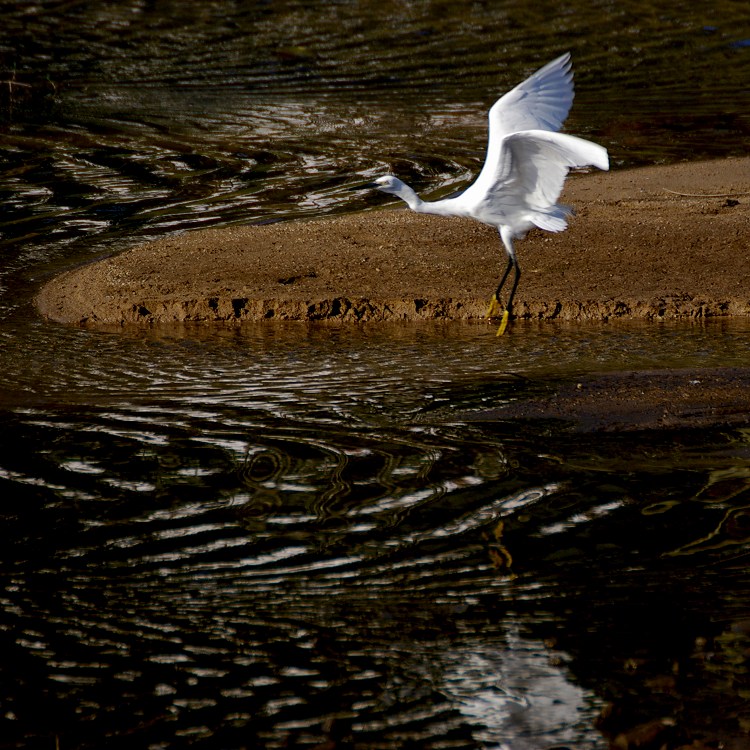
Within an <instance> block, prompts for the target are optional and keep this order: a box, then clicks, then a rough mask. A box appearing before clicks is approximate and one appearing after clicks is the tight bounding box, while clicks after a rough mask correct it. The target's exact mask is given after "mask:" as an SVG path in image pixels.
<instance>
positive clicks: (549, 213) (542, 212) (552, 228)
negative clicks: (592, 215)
mask: <svg viewBox="0 0 750 750" xmlns="http://www.w3.org/2000/svg"><path fill="white" fill-rule="evenodd" d="M572 213H573V209H572V208H571V207H570V206H564V205H563V204H558V205H556V206H551V207H550V208H545V209H538V210H537V211H534V213H532V214H531V215H530V216H529V220H530V221H532V222H533V224H534V226H537V227H539V229H545V230H546V231H548V232H563V231H565V230H566V229H567V228H568V221H567V218H568V216H570V215H571V214H572Z"/></svg>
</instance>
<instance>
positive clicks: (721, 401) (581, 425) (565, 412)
mask: <svg viewBox="0 0 750 750" xmlns="http://www.w3.org/2000/svg"><path fill="white" fill-rule="evenodd" d="M541 385H543V382H542V383H539V382H537V383H535V389H536V390H538V389H539V387H540V386H541ZM547 390H548V393H547V394H546V395H542V396H541V397H540V396H539V395H536V396H533V397H528V398H524V397H522V398H519V399H518V400H515V401H511V402H509V403H508V404H505V405H504V406H500V407H498V408H495V409H487V410H485V411H479V412H477V411H475V412H472V413H469V414H465V415H463V417H462V419H464V420H466V421H470V422H476V421H480V422H485V421H487V422H494V421H506V420H529V421H537V420H546V421H549V420H554V421H556V422H560V423H564V424H566V425H567V426H569V427H570V428H571V429H572V430H573V431H574V432H622V431H632V430H670V429H683V428H690V429H695V428H698V429H702V428H708V427H718V426H727V427H731V426H737V425H746V424H748V423H750V368H746V367H721V368H705V369H700V370H684V369H682V370H675V369H663V370H647V371H633V372H614V373H606V374H597V373H594V374H591V375H585V376H582V377H579V378H576V380H575V381H565V382H550V383H549V384H548V389H547Z"/></svg>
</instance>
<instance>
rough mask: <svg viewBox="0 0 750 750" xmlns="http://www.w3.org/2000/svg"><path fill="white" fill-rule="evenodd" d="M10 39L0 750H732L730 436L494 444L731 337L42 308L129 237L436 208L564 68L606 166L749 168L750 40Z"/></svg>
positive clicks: (2, 153)
mask: <svg viewBox="0 0 750 750" xmlns="http://www.w3.org/2000/svg"><path fill="white" fill-rule="evenodd" d="M0 11H1V12H2V18H3V27H2V30H0V80H2V83H0V136H1V137H0V198H1V199H2V202H3V211H2V215H1V216H0V372H2V374H3V377H2V379H0V420H2V422H1V423H2V430H0V515H1V520H2V523H1V524H0V538H1V539H2V543H3V555H2V557H1V558H0V602H2V611H1V612H0V642H1V643H2V654H3V655H2V657H0V747H3V748H4V747H9V748H21V747H23V748H27V747H28V748H56V747H59V748H63V749H66V748H97V749H98V748H102V747H108V748H109V747H112V748H120V747H122V748H129V749H130V748H134V747H143V748H177V747H200V748H256V747H278V748H282V747H310V748H316V747H317V748H323V747H325V748H344V747H357V748H365V747H366V748H402V747H403V748H423V747H425V748H426V747H430V748H499V747H501V746H507V747H509V748H511V750H543V749H544V748H549V747H552V746H563V745H564V746H566V747H571V748H583V749H584V750H586V749H588V750H593V749H594V748H597V749H598V748H602V749H603V748H606V747H608V746H609V743H610V742H615V738H616V737H617V736H618V735H620V739H619V740H617V742H618V743H619V744H618V745H616V746H617V747H620V748H622V747H630V746H632V743H633V742H634V741H635V740H634V739H633V738H634V735H633V734H632V730H633V727H639V726H640V727H641V730H640V731H641V732H646V731H650V732H652V733H653V734H654V736H655V738H656V739H655V740H654V742H655V743H661V744H658V746H661V745H665V746H666V747H668V748H669V749H670V750H671V749H672V748H677V747H679V746H680V745H684V744H687V745H688V746H689V745H690V743H692V742H693V741H696V742H704V745H703V746H704V747H711V748H715V747H718V746H719V745H718V743H720V742H723V743H724V744H723V745H722V746H723V747H725V748H730V749H732V750H736V749H737V748H744V747H745V746H746V745H747V742H748V736H747V732H748V727H749V726H750V711H748V708H747V702H746V695H747V690H748V687H749V686H748V681H747V675H746V674H745V671H746V670H745V668H744V665H745V662H746V654H747V650H748V648H750V643H749V642H748V639H749V637H750V635H749V634H750V580H748V573H747V559H748V558H747V554H748V543H749V542H750V515H749V514H748V508H749V507H750V442H749V441H748V432H747V429H746V428H744V427H742V426H731V427H729V426H724V425H721V424H719V425H717V426H715V427H703V428H701V429H700V430H698V429H679V430H640V431H629V432H619V433H618V432H612V433H607V434H604V435H602V434H587V433H585V432H580V431H574V430H572V429H570V427H569V426H568V425H565V424H561V423H559V422H554V421H551V420H546V421H545V420H527V421H518V420H515V421H514V420H494V421H490V420H489V419H488V418H482V416H481V415H482V414H483V413H484V412H485V411H486V410H488V409H493V408H495V407H497V406H498V405H502V404H504V403H510V402H513V401H516V400H523V399H530V398H535V397H543V396H548V395H549V394H550V393H552V392H554V387H555V384H557V383H559V382H572V383H574V382H576V379H577V378H583V377H585V376H586V375H587V374H589V373H599V372H613V371H614V372H618V371H623V370H659V369H662V368H666V367H678V368H694V369H695V370H696V372H698V371H699V369H700V368H701V367H719V366H724V365H732V366H744V365H746V363H747V361H748V357H749V355H750V351H748V349H749V348H750V345H749V344H748V341H750V338H749V334H750V331H749V330H748V326H747V324H746V323H743V322H738V321H735V322H731V323H722V322H709V323H706V324H704V325H669V326H666V325H664V326H657V325H652V326H635V325H632V326H631V325H627V324H622V325H617V326H614V325H612V326H601V327H594V326H592V327H567V326H562V325H554V324H551V325H546V326H541V327H535V326H531V325H528V326H526V325H522V324H518V327H517V328H514V332H513V335H512V336H507V337H505V338H504V339H503V340H498V339H496V338H495V337H494V335H493V334H492V331H491V330H489V329H487V328H486V327H484V326H481V325H474V326H467V325H465V326H461V325H456V326H451V325H447V326H446V325H435V326H431V325H420V326H400V327H399V326H373V327H370V328H337V327H315V326H310V327H308V326H304V325H289V326H282V325H268V326H247V327H245V328H242V329H237V330H232V331H226V330H225V331H210V330H205V329H195V328H193V329H190V328H180V329H161V330H148V331H140V332H138V331H123V332H121V333H117V334H113V333H104V332H96V331H82V330H72V329H67V328H63V327H60V326H56V325H53V324H50V323H48V322H46V321H42V320H40V319H39V318H38V317H37V316H36V314H35V313H34V310H33V306H32V303H31V300H32V297H33V294H34V292H35V291H36V289H37V288H38V287H39V285H40V284H41V283H42V282H43V281H44V280H45V279H46V278H49V276H50V275H51V274H53V273H55V272H57V271H59V270H61V269H64V268H69V267H71V266H73V265H75V264H77V263H80V262H85V261H88V260H92V259H94V258H97V257H101V256H103V255H106V254H108V253H111V252H113V251H115V250H118V249H121V248H124V247H127V246H130V245H132V244H134V243H135V242H139V241H143V240H145V239H149V238H152V237H157V236H162V235H164V234H168V233H171V232H182V231H187V230H190V229H196V228H200V227H203V226H209V225H221V224H227V223H238V222H243V223H245V222H247V223H252V222H266V221H275V220H279V219H284V220H293V219H298V218H302V217H310V216H319V215H322V214H327V213H331V212H346V211H352V210H358V209H361V208H364V207H366V204H365V203H362V202H361V201H367V203H369V204H370V205H373V206H374V205H376V204H379V203H381V202H382V201H383V200H384V197H383V196H373V197H368V198H362V196H361V194H357V193H351V192H350V191H348V190H347V188H348V187H349V186H351V185H352V184H356V183H357V182H358V181H361V179H362V177H363V176H371V175H374V174H377V173H379V172H381V171H383V170H385V169H391V170H395V171H397V172H398V173H399V174H401V175H402V176H404V177H405V178H407V179H409V180H410V181H411V182H413V183H414V185H415V186H416V187H417V188H418V189H420V190H425V191H428V192H430V191H431V192H432V194H435V195H437V194H441V193H443V192H445V193H447V192H451V191H452V190H455V189H457V188H460V187H462V186H464V185H465V184H466V183H467V182H468V181H469V180H470V179H471V175H472V174H474V173H475V172H476V170H477V167H478V165H479V164H480V162H481V159H482V155H483V147H484V122H485V112H486V109H487V107H488V106H489V105H490V104H491V103H492V102H493V101H494V99H495V97H496V96H497V95H498V94H499V93H501V92H502V91H504V90H506V89H507V88H508V87H509V86H511V85H513V84H515V83H516V82H518V81H519V80H520V79H521V78H523V77H524V76H525V75H526V74H528V73H530V72H531V71H532V70H533V69H535V68H536V67H538V66H539V65H540V64H542V63H543V62H546V61H547V60H549V59H551V58H552V57H554V56H556V55H558V54H560V53H561V52H563V51H565V50H567V49H570V50H571V51H572V53H573V57H574V63H575V69H576V74H577V76H576V81H577V85H578V89H577V98H576V102H575V105H574V108H573V112H572V114H571V117H570V119H569V122H568V125H569V129H570V130H571V131H572V132H577V133H581V134H583V135H587V136H589V137H592V138H594V139H595V140H597V141H599V142H601V143H603V144H604V145H606V146H607V147H608V148H609V150H610V153H611V155H612V160H613V165H614V166H615V167H623V166H632V165H638V164H646V163H651V162H654V161H660V162H669V161H677V160H682V159H686V158H697V157H715V156H723V155H728V154H744V153H746V144H747V136H748V131H749V130H750V120H749V119H748V114H747V113H748V111H750V93H748V92H750V87H748V85H747V82H748V80H749V77H750V76H749V74H750V43H749V42H748V40H749V39H750V22H749V21H748V15H747V10H746V7H745V4H744V3H739V2H735V3H733V2H721V3H717V4H714V5H712V6H711V7H710V8H706V7H704V6H702V5H700V4H694V5H693V6H689V7H687V6H685V4H683V3H665V4H662V5H661V6H660V8H659V9H655V8H653V7H652V6H651V5H643V4H639V3H609V2H600V3H595V4H594V5H593V6H592V5H586V6H583V5H581V4H577V3H569V4H563V5H560V4H542V5H537V6H529V4H527V3H526V4H521V3H515V2H508V3H502V4H494V3H482V2H476V3H464V2H451V3H442V2H436V3H401V4H396V3H383V2H378V3H371V2H366V1H365V2H339V3H330V4H329V3H293V2H288V3H237V2H229V1H228V0H224V1H220V0H205V1H204V2H202V3H192V2H184V3H171V2H145V1H135V0H133V1H128V2H116V3H115V2H112V3H80V2H52V1H51V0H50V1H48V2H27V3H7V2H0ZM658 720H663V723H662V724H661V725H656V724H653V723H651V724H649V722H656V721H658ZM644 725H647V726H646V727H645V728H644ZM629 732H630V733H631V734H628V733H629ZM623 743H625V744H623ZM628 743H630V744H628ZM696 747H700V745H697V746H696Z"/></svg>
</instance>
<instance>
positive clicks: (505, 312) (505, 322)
mask: <svg viewBox="0 0 750 750" xmlns="http://www.w3.org/2000/svg"><path fill="white" fill-rule="evenodd" d="M509 320H510V311H509V310H503V317H502V319H501V320H500V327H499V328H498V329H497V333H496V334H495V336H502V335H503V334H504V333H505V329H506V328H507V327H508V321H509Z"/></svg>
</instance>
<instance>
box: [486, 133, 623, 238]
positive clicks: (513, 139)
mask: <svg viewBox="0 0 750 750" xmlns="http://www.w3.org/2000/svg"><path fill="white" fill-rule="evenodd" d="M587 166H594V167H598V168H599V169H604V170H606V169H609V157H608V155H607V150H606V149H605V148H603V147H602V146H599V145H598V144H596V143H592V142H591V141H586V140H584V139H583V138H576V137H575V136H572V135H565V134H563V133H554V132H551V131H549V130H525V131H521V132H519V133H511V134H510V135H508V136H506V137H505V138H503V139H502V142H501V145H500V155H499V158H498V161H497V168H496V171H495V174H494V175H493V180H492V184H491V185H490V186H489V187H488V189H487V191H486V194H485V196H484V198H483V199H482V200H481V202H480V203H479V204H478V205H476V206H475V207H474V210H473V211H472V215H473V216H474V217H475V218H477V219H479V220H480V221H483V222H485V223H488V224H492V223H496V224H498V225H501V224H502V225H505V226H508V227H510V228H511V229H512V230H514V231H517V232H521V233H522V232H524V231H526V230H527V229H528V228H529V227H530V226H531V225H532V224H533V225H536V226H538V227H539V228H540V229H546V230H548V231H551V232H559V231H562V230H563V229H565V227H566V226H567V223H566V221H565V218H566V216H567V215H568V213H569V211H568V209H566V208H565V207H564V206H558V205H557V199H558V198H559V197H560V193H561V192H562V189H563V184H564V182H565V178H566V176H567V174H568V171H569V170H570V169H571V168H573V167H587Z"/></svg>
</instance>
